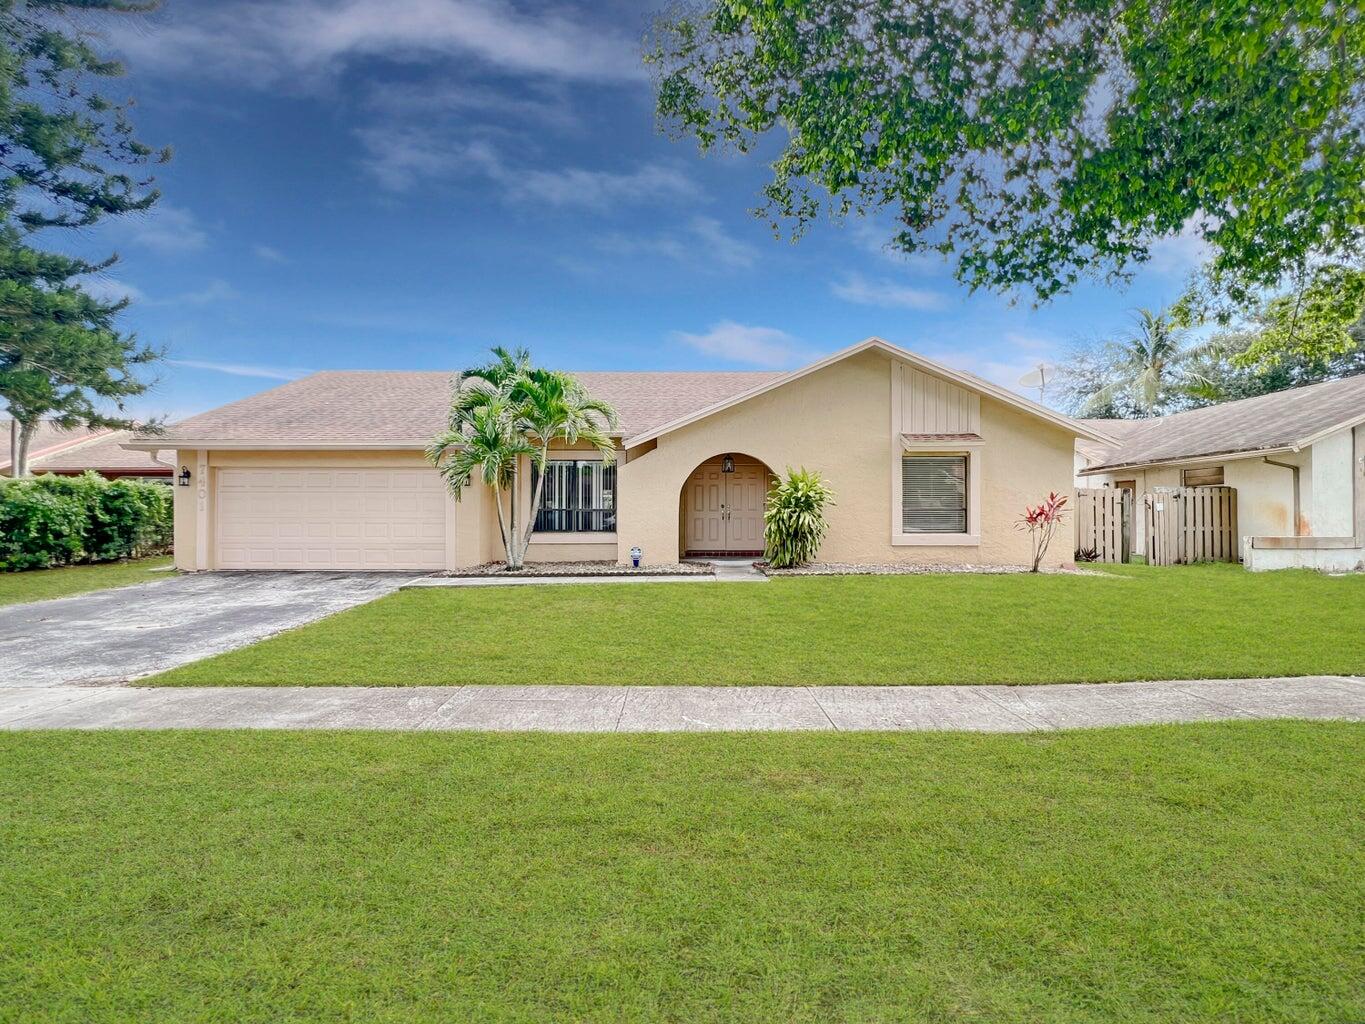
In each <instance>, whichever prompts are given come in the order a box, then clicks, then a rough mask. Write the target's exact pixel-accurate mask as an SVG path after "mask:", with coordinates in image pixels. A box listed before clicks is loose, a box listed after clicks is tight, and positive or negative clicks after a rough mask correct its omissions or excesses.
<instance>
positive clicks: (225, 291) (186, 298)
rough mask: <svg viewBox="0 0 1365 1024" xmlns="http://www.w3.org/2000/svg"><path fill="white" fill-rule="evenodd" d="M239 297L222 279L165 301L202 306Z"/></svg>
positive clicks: (234, 289)
mask: <svg viewBox="0 0 1365 1024" xmlns="http://www.w3.org/2000/svg"><path fill="white" fill-rule="evenodd" d="M240 297H241V296H240V293H239V292H238V291H237V289H236V288H234V287H232V285H230V284H228V283H227V282H226V281H224V280H223V279H222V278H214V279H213V280H212V281H210V282H209V283H208V284H206V285H205V286H204V287H203V288H200V289H198V290H196V291H192V292H183V293H181V294H180V295H177V296H175V297H174V298H172V299H168V300H166V301H167V302H168V303H176V304H184V305H189V306H204V305H207V304H209V303H210V302H228V301H230V300H232V299H236V298H240Z"/></svg>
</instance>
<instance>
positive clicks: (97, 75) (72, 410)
mask: <svg viewBox="0 0 1365 1024" xmlns="http://www.w3.org/2000/svg"><path fill="white" fill-rule="evenodd" d="M155 6H156V3H154V2H136V0H0V303H2V304H3V314H2V315H3V318H4V323H3V324H0V398H2V399H4V400H5V402H6V404H7V405H8V408H9V411H10V414H11V415H12V416H13V417H14V419H15V421H16V422H18V423H19V424H20V425H21V432H20V435H19V438H18V443H17V445H16V446H15V447H16V452H15V454H16V456H18V458H17V459H16V464H15V466H14V468H13V472H15V473H21V472H22V471H24V470H25V468H26V466H25V462H26V458H25V456H26V452H27V449H28V444H29V441H30V440H31V438H32V435H33V432H34V431H35V430H36V429H37V426H38V424H39V422H40V421H41V420H42V419H44V418H52V419H55V420H56V421H57V422H59V423H62V424H66V425H76V424H86V425H90V426H115V425H117V426H127V425H131V421H130V420H128V419H127V418H126V417H124V416H122V415H120V413H121V412H122V410H123V406H122V400H123V399H124V398H127V397H129V396H131V395H136V394H140V393H142V392H143V391H145V390H146V383H145V382H143V381H141V380H139V379H138V377H137V375H136V372H135V371H136V368H138V367H140V366H142V365H144V364H146V363H149V362H151V361H153V360H154V359H155V358H157V355H158V353H157V352H155V350H153V349H151V348H148V347H146V346H142V345H139V344H138V342H137V341H136V339H134V338H132V337H129V336H125V335H123V334H121V333H120V332H119V331H118V329H117V328H116V326H115V318H116V316H117V314H118V313H119V312H121V311H122V309H123V308H124V307H125V306H126V305H127V303H126V302H115V303H109V302H101V301H99V300H97V299H95V298H93V297H92V296H90V295H88V294H87V293H85V292H84V291H82V290H81V286H80V278H81V277H82V276H83V275H86V274H90V273H94V272H96V271H101V270H105V269H107V268H108V267H110V266H111V265H112V264H113V263H114V262H115V259H116V257H110V258H109V259H107V260H105V261H103V262H100V263H98V264H91V263H88V262H86V261H83V260H78V259H70V258H68V257H64V256H61V255H58V254H54V253H50V252H44V251H43V250H42V248H40V246H39V244H38V243H39V242H40V241H42V240H45V239H46V238H47V236H48V235H50V233H51V232H53V231H56V230H60V229H80V228H86V227H89V226H90V225H92V224H95V223H97V222H98V221H99V220H101V219H102V218H105V217H109V216H118V215H121V214H129V213H137V212H141V211H145V210H148V209H150V208H151V206H152V205H153V204H154V203H155V202H156V201H157V198H158V195H159V194H158V192H157V191H156V189H155V188H153V187H152V180H151V177H150V175H149V174H148V173H147V167H148V165H150V164H153V163H156V162H158V161H164V160H166V159H169V156H170V153H169V151H168V150H161V151H155V150H153V149H152V148H151V147H149V146H147V145H145V144H144V143H142V142H141V141H139V140H138V138H137V137H136V134H135V131H134V128H133V125H132V122H131V120H130V117H129V110H130V106H131V104H130V103H129V102H119V101H116V100H113V99H110V98H109V97H108V96H107V95H105V93H104V92H103V91H102V88H101V84H102V83H105V82H108V81H110V80H112V79H115V78H117V77H118V76H120V75H122V74H123V67H122V65H121V64H119V63H118V62H117V61H114V60H109V59H107V58H105V57H103V56H101V55H100V54H99V53H98V52H97V50H96V49H95V48H94V47H93V46H92V45H91V41H90V40H91V35H90V33H89V31H88V27H89V25H90V22H89V19H91V18H97V17H100V16H114V15H130V14H136V13H141V12H145V11H148V10H151V9H153V8H154V7H155ZM39 233H42V234H41V235H40V234H39Z"/></svg>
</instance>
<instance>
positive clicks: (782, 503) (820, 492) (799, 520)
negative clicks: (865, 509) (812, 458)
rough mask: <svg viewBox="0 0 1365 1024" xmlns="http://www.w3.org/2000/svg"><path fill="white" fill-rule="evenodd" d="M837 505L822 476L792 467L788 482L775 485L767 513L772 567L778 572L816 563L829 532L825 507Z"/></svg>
mask: <svg viewBox="0 0 1365 1024" xmlns="http://www.w3.org/2000/svg"><path fill="white" fill-rule="evenodd" d="M833 504H835V501H834V491H832V490H831V489H830V486H829V484H827V483H826V482H825V481H824V480H823V479H822V478H821V476H820V474H819V473H813V472H811V471H810V470H808V469H805V468H804V467H803V468H801V469H792V468H791V467H790V466H788V467H787V476H786V479H782V480H778V482H777V483H776V484H774V485H773V489H772V490H771V491H769V492H768V501H767V506H766V508H764V510H763V545H764V555H765V557H766V558H767V559H768V564H769V565H771V566H772V567H773V568H774V569H789V568H791V567H792V566H797V565H805V564H806V563H808V562H812V561H814V560H815V556H816V554H817V553H818V552H819V550H820V542H821V541H823V540H824V539H825V532H826V531H827V530H828V529H829V524H828V523H827V522H826V521H825V508H826V506H829V505H833Z"/></svg>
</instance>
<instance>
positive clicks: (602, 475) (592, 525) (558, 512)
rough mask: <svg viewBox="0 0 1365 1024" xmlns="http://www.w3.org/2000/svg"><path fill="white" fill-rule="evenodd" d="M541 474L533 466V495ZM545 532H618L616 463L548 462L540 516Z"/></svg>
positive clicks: (537, 526) (538, 524) (585, 461)
mask: <svg viewBox="0 0 1365 1024" xmlns="http://www.w3.org/2000/svg"><path fill="white" fill-rule="evenodd" d="M539 475H540V474H539V472H538V471H537V470H536V468H535V466H532V467H531V488H532V493H534V489H535V486H536V480H537V478H538V477H539ZM536 529H537V530H539V531H543V532H545V533H612V532H614V531H615V530H616V464H615V463H612V464H610V465H605V464H603V463H602V462H601V460H597V459H593V460H587V459H584V460H570V459H553V460H551V461H549V462H547V463H545V490H544V491H543V492H541V496H540V511H538V512H537V513H536Z"/></svg>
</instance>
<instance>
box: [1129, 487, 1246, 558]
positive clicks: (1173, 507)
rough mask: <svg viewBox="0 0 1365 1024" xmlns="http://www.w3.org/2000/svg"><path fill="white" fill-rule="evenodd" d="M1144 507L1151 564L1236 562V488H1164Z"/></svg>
mask: <svg viewBox="0 0 1365 1024" xmlns="http://www.w3.org/2000/svg"><path fill="white" fill-rule="evenodd" d="M1142 504H1143V514H1144V516H1145V517H1146V526H1147V561H1148V562H1150V563H1151V564H1152V565H1184V564H1186V563H1188V562H1235V561H1237V488H1235V487H1169V488H1163V489H1158V490H1154V491H1152V492H1151V493H1150V494H1144V495H1143V496H1142Z"/></svg>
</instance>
